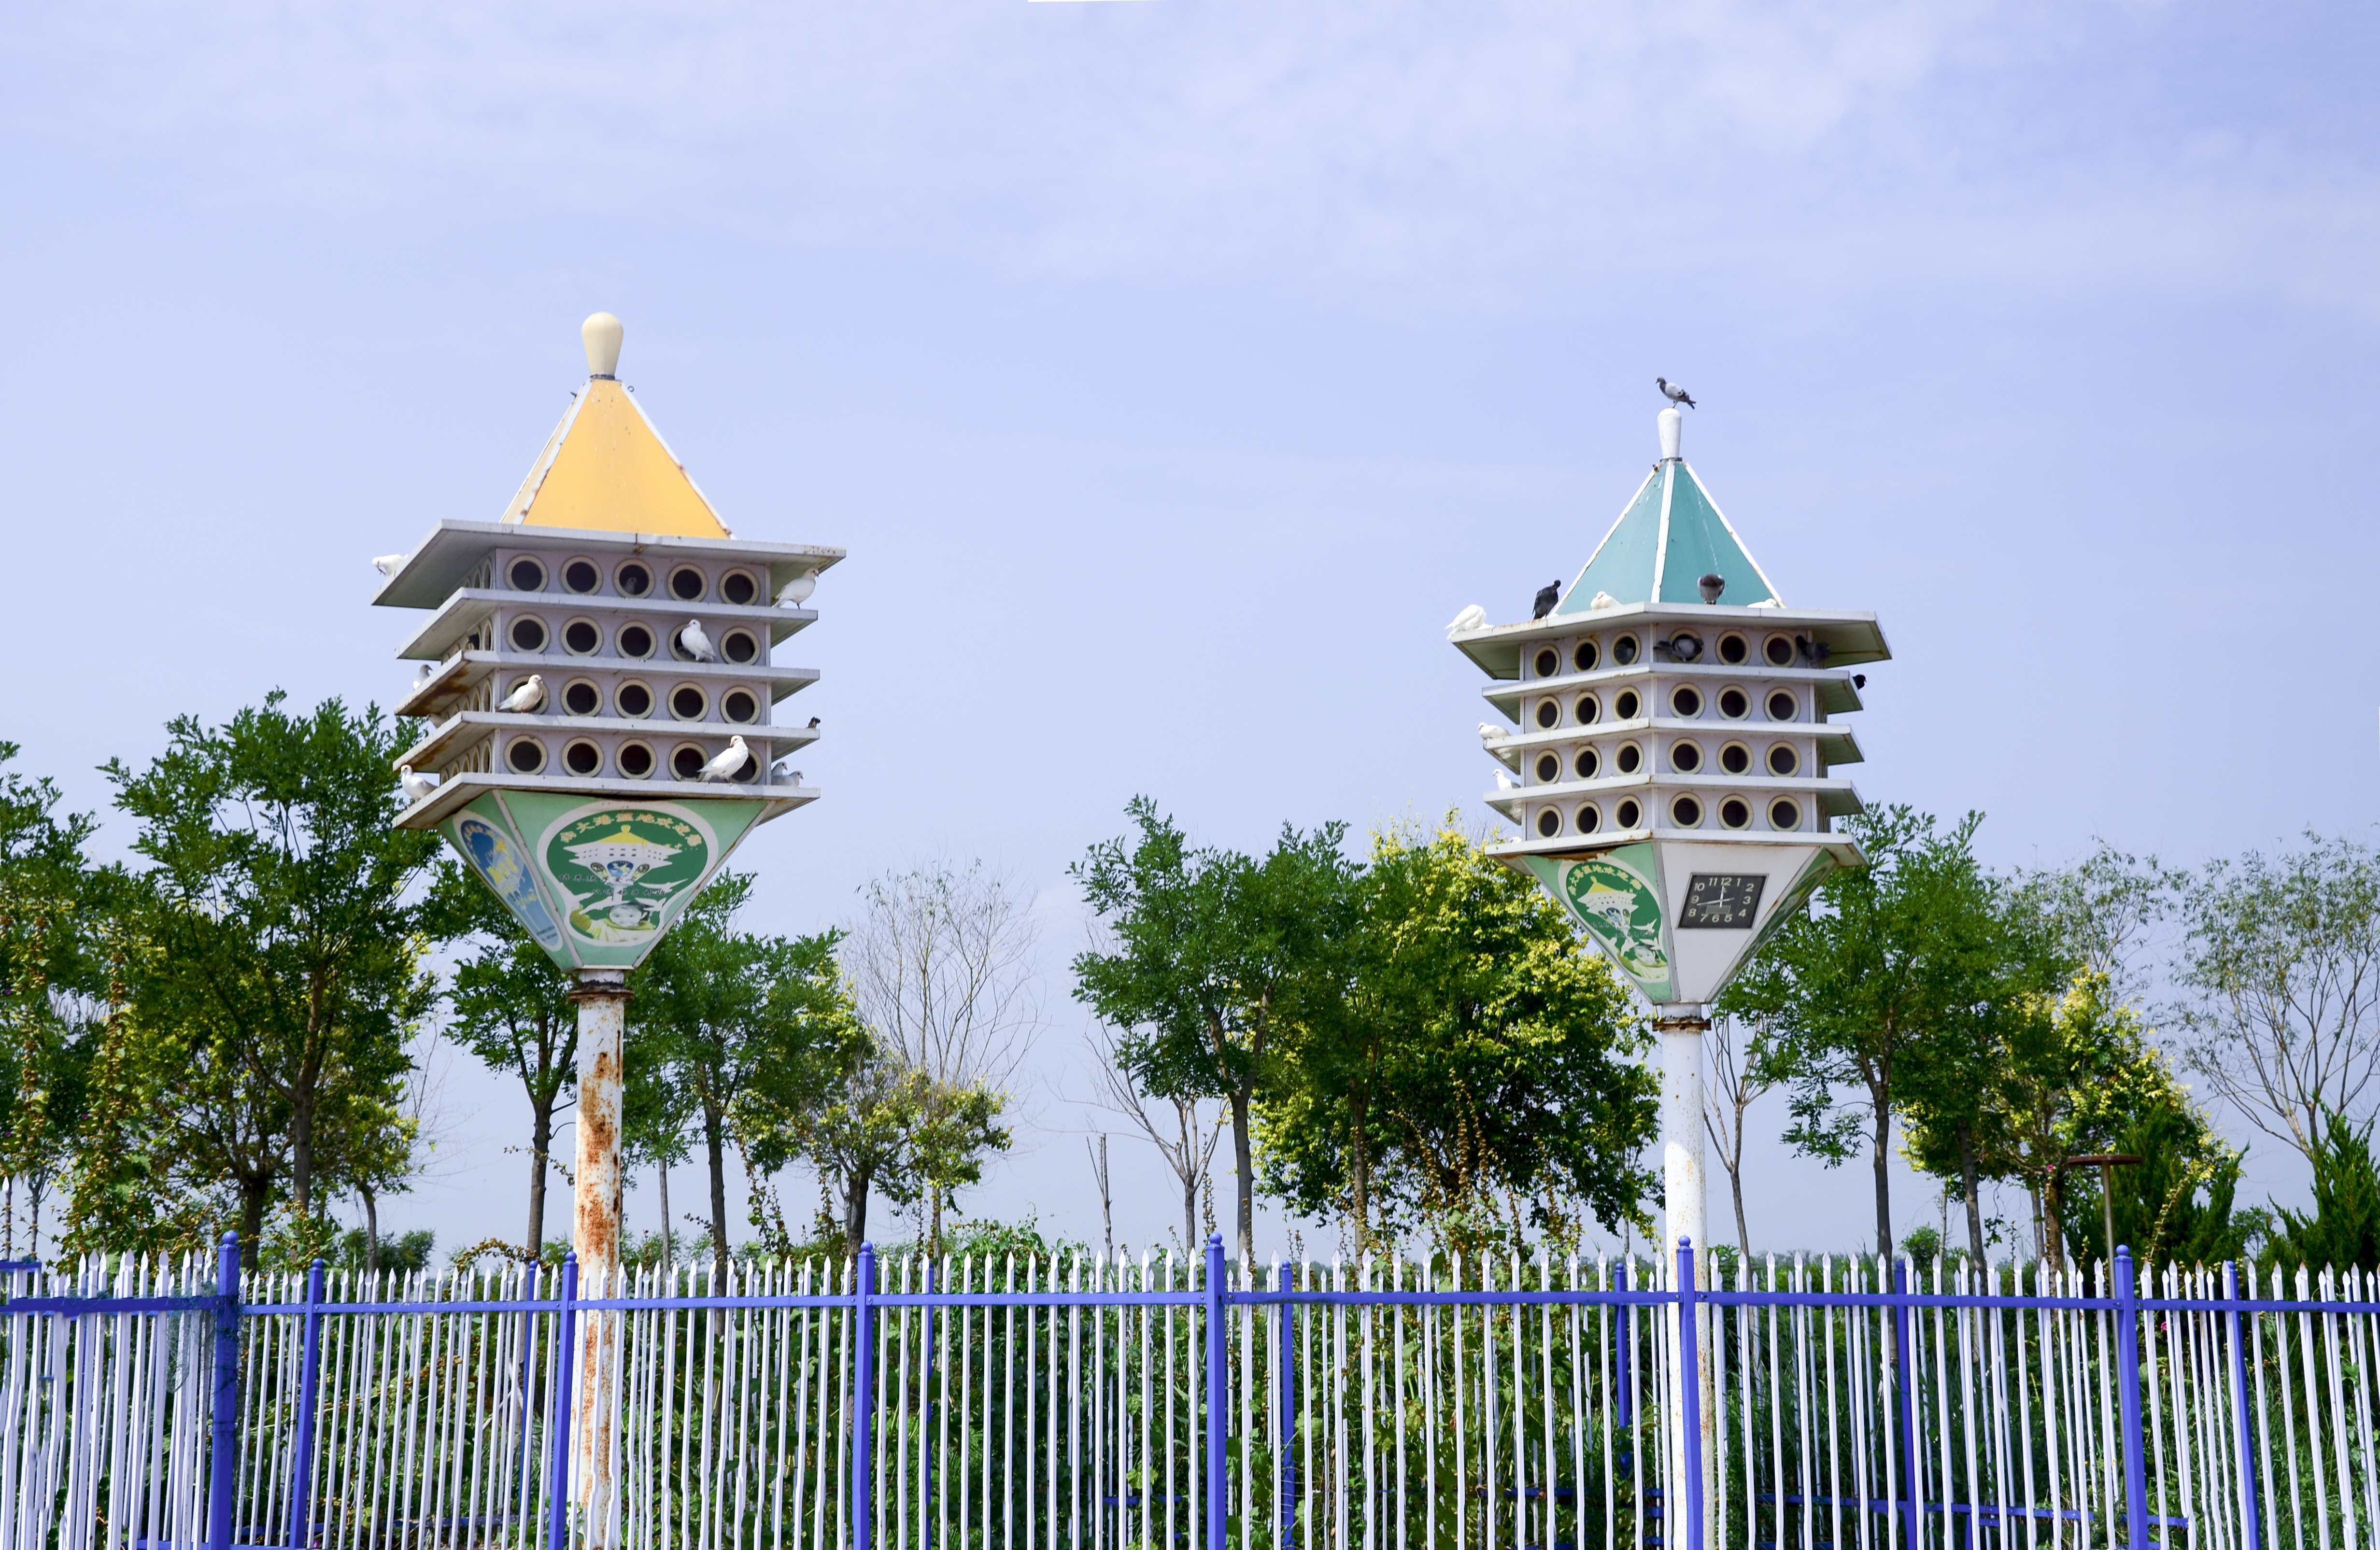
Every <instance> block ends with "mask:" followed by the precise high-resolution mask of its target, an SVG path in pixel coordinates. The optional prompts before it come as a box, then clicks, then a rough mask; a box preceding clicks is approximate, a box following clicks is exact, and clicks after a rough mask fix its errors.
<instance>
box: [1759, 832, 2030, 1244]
mask: <svg viewBox="0 0 2380 1550" xmlns="http://www.w3.org/2000/svg"><path fill="white" fill-rule="evenodd" d="M1982 821H1983V817H1982V815H1981V814H1977V813H1970V814H1968V815H1967V816H1966V817H1964V818H1962V819H1961V820H1960V822H1959V823H1958V824H1957V825H1956V826H1954V827H1953V828H1951V829H1949V830H1948V831H1947V832H1945V831H1942V830H1940V829H1937V826H1936V823H1935V819H1934V817H1933V816H1932V815H1930V814H1920V813H1917V812H1916V811H1914V810H1913V809H1912V808H1910V807H1908V806H1906V805H1895V806H1891V807H1886V808H1881V809H1877V810H1875V811H1871V812H1867V813H1864V814H1862V815H1860V816H1859V817H1854V818H1852V819H1851V820H1850V822H1849V823H1848V824H1847V825H1846V828H1847V830H1848V832H1849V833H1850V835H1851V836H1852V839H1854V840H1856V841H1857V842H1859V845H1860V848H1861V849H1862V850H1863V851H1864V852H1865V853H1866V855H1867V865H1866V866H1861V867H1850V868H1845V869H1843V870H1841V871H1838V872H1835V873H1832V874H1830V875H1829V876H1828V878H1826V880H1825V881H1823V882H1821V883H1820V884H1819V885H1818V890H1817V896H1816V898H1815V902H1814V903H1813V905H1812V907H1811V908H1810V909H1808V910H1807V911H1805V912H1804V913H1803V914H1797V915H1795V916H1793V917H1792V918H1791V919H1790V920H1788V921H1787V922H1786V923H1785V925H1784V926H1783V928H1782V929H1780V930H1779V931H1778V933H1777V934H1776V935H1775V936H1774V937H1772V938H1770V939H1769V941H1768V942H1767V945H1766V946H1765V947H1763V948H1762V950H1761V951H1760V952H1759V953H1758V954H1757V955H1756V956H1755V958H1754V960H1753V962H1752V963H1751V964H1750V965H1749V966H1748V967H1747V968H1746V970H1745V972H1744V973H1743V975H1741V976H1740V977H1739V978H1738V979H1737V980H1736V981H1735V983H1734V984H1733V985H1732V986H1730V987H1729V988H1728V990H1727V991H1726V992H1725V993H1724V994H1723V996H1722V997H1721V998H1720V1001H1719V1011H1720V1012H1721V1014H1722V1015H1727V1016H1734V1017H1740V1018H1743V1019H1746V1020H1748V1021H1750V1022H1752V1023H1755V1025H1757V1026H1758V1027H1759V1028H1761V1029H1762V1031H1763V1033H1764V1034H1765V1035H1766V1036H1767V1040H1768V1044H1767V1048H1766V1050H1765V1051H1764V1059H1766V1060H1769V1061H1771V1062H1773V1064H1774V1067H1775V1069H1776V1070H1777V1071H1778V1072H1779V1073H1780V1074H1781V1075H1782V1076H1784V1078H1785V1079H1786V1081H1787V1083H1788V1084H1790V1087H1791V1094H1792V1114H1793V1123H1792V1125H1791V1128H1790V1129H1789V1130H1788V1131H1787V1132H1786V1136H1785V1138H1786V1140H1787V1141H1788V1142H1789V1143H1791V1144H1792V1145H1793V1146H1794V1147H1795V1148H1796V1149H1797V1150H1799V1151H1801V1152H1802V1153H1803V1154H1804V1155H1807V1156H1816V1157H1818V1158H1820V1159H1822V1160H1824V1161H1825V1162H1826V1163H1828V1165H1829V1166H1832V1165H1834V1164H1838V1163H1840V1162H1843V1161H1846V1160H1848V1159H1849V1158H1850V1157H1851V1156H1853V1155H1855V1154H1856V1152H1857V1151H1858V1150H1859V1148H1860V1144H1861V1142H1862V1141H1863V1140H1864V1141H1865V1142H1866V1144H1867V1152H1868V1159H1869V1165H1870V1167H1871V1168H1872V1169H1874V1173H1875V1179H1876V1239H1875V1241H1876V1244H1877V1245H1878V1248H1879V1251H1881V1250H1882V1249H1884V1248H1886V1247H1888V1246H1889V1245H1890V1244H1891V1243H1892V1242H1893V1233H1892V1186H1891V1177H1890V1174H1889V1172H1888V1163H1889V1160H1890V1157H1891V1151H1892V1124H1893V1119H1894V1116H1895V1114H1896V1112H1897V1106H1898V1105H1899V1103H1900V1097H1901V1096H1902V1095H1901V1089H1900V1083H1901V1080H1902V1077H1903V1075H1904V1073H1905V1072H1907V1071H1908V1068H1909V1067H1911V1066H1912V1065H1913V1064H1916V1063H1917V1062H1918V1061H1919V1060H1921V1059H1922V1047H1923V1046H1924V1045H1925V1042H1926V1041H1927V1040H1928V1039H1929V1038H1932V1039H1938V1038H1940V1037H1942V1036H1943V1035H1944V1030H1945V1028H1946V1027H1947V1026H1948V1025H1949V1023H1950V1021H1951V1018H1952V1015H1953V1013H1954V1011H1956V1010H1957V1009H1961V1008H1966V1007H1969V1006H1972V1005H1973V1003H1974V1001H1975V1000H1976V999H1978V997H1979V987H1978V985H1977V978H1978V976H1979V975H1981V974H1984V973H1985V972H1987V971H1988V969H1989V966H1990V962H1991V950H1992V947H1993V945H1994V942H1995V939H1996V936H1997V926H1996V922H1995V919H1994V910H1993V900H1992V893H1993V890H1992V888H1991V885H1990V882H1989V880H1988V879H1987V878H1985V876H1984V873H1983V869H1982V868H1981V867H1980V866H1978V865H1977V864H1976V861H1975V858H1974V854H1973V839H1974V832H1975V828H1976V826H1977V825H1978V824H1980V823H1981V822H1982Z"/></svg>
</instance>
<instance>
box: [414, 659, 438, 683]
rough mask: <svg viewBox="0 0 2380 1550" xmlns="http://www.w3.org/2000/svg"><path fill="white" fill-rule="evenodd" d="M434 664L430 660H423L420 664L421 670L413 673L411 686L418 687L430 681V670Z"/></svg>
mask: <svg viewBox="0 0 2380 1550" xmlns="http://www.w3.org/2000/svg"><path fill="white" fill-rule="evenodd" d="M435 665H436V664H435V663H431V662H424V663H422V664H421V671H420V672H417V673H415V674H414V675H413V686H414V687H415V688H417V689H418V688H419V687H421V685H423V684H427V683H429V682H430V671H431V668H432V667H434V666H435Z"/></svg>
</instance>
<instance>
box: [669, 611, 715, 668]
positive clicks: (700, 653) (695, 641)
mask: <svg viewBox="0 0 2380 1550" xmlns="http://www.w3.org/2000/svg"><path fill="white" fill-rule="evenodd" d="M677 643H678V644H679V645H680V646H683V647H685V648H686V655H687V656H689V657H692V658H693V659H694V660H696V661H698V662H715V661H717V660H719V653H718V652H716V651H714V650H712V649H711V648H710V636H707V635H704V634H703V633H702V621H701V620H699V619H689V620H687V621H686V628H685V629H682V630H680V631H678V633H677Z"/></svg>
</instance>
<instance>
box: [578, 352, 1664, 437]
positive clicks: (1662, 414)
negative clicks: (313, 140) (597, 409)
mask: <svg viewBox="0 0 2380 1550" xmlns="http://www.w3.org/2000/svg"><path fill="white" fill-rule="evenodd" d="M589 326H592V325H591V324H590V325H589ZM617 348H618V346H617V345H613V349H615V350H616V349H617ZM1685 421H1686V418H1685V416H1683V415H1682V414H1680V413H1678V411H1677V410H1675V409H1673V408H1671V409H1664V410H1662V411H1661V419H1660V424H1661V457H1662V459H1663V461H1665V462H1666V461H1667V460H1668V459H1670V458H1672V457H1675V456H1677V455H1678V435H1679V432H1680V430H1682V428H1683V427H1684V425H1685Z"/></svg>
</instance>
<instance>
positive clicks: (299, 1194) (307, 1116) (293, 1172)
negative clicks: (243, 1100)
mask: <svg viewBox="0 0 2380 1550" xmlns="http://www.w3.org/2000/svg"><path fill="white" fill-rule="evenodd" d="M289 1208H290V1210H291V1212H292V1213H293V1214H294V1215H295V1216H296V1217H297V1219H298V1220H299V1221H301V1222H302V1221H304V1220H305V1219H306V1218H307V1217H310V1216H312V1215H313V1214H314V1095H313V1094H311V1093H310V1092H308V1091H306V1090H305V1089H304V1088H303V1087H300V1088H299V1089H298V1090H297V1092H296V1093H295V1094H293V1095H292V1096H291V1097H290V1101H289Z"/></svg>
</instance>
